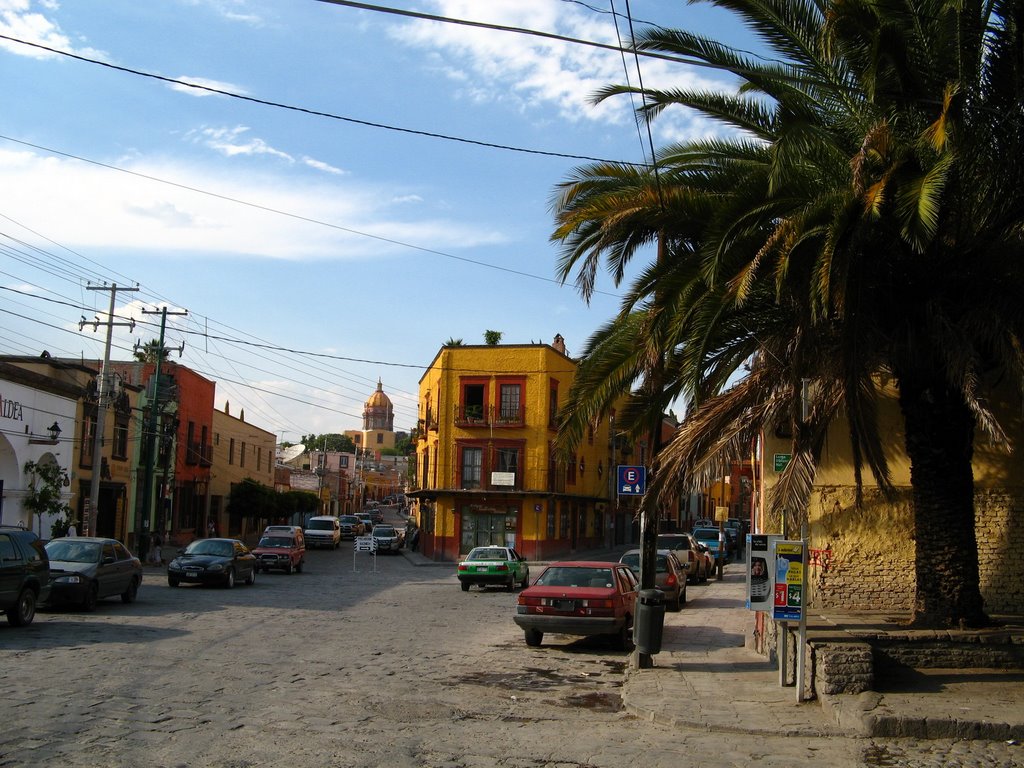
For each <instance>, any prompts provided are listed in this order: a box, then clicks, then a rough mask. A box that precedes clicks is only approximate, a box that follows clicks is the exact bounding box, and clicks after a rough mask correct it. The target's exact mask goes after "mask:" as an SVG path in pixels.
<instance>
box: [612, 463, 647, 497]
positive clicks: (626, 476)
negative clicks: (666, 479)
mask: <svg viewBox="0 0 1024 768" xmlns="http://www.w3.org/2000/svg"><path fill="white" fill-rule="evenodd" d="M618 474H619V495H620V496H643V495H644V494H645V493H647V467H635V466H631V465H628V464H620V465H619V473H618Z"/></svg>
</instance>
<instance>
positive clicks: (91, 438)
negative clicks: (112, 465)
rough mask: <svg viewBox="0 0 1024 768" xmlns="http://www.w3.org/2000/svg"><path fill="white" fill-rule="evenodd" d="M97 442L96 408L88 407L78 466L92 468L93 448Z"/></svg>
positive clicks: (83, 426)
mask: <svg viewBox="0 0 1024 768" xmlns="http://www.w3.org/2000/svg"><path fill="white" fill-rule="evenodd" d="M95 441H96V406H95V405H93V406H86V410H85V419H84V421H83V422H82V450H81V451H79V452H78V466H80V467H91V466H92V446H93V444H94V442H95Z"/></svg>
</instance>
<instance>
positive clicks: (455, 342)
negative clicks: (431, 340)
mask: <svg viewBox="0 0 1024 768" xmlns="http://www.w3.org/2000/svg"><path fill="white" fill-rule="evenodd" d="M444 346H446V347H461V346H462V339H456V338H452V337H451V336H449V337H448V341H446V342H445V343H444Z"/></svg>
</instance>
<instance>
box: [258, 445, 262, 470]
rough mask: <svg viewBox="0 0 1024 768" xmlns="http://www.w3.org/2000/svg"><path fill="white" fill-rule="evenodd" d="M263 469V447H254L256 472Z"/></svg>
mask: <svg viewBox="0 0 1024 768" xmlns="http://www.w3.org/2000/svg"><path fill="white" fill-rule="evenodd" d="M262 467H263V446H262V445H257V446H256V471H257V472H259V471H260V469H262Z"/></svg>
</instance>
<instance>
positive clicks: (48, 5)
mask: <svg viewBox="0 0 1024 768" xmlns="http://www.w3.org/2000/svg"><path fill="white" fill-rule="evenodd" d="M38 5H39V6H40V7H41V8H43V9H45V10H49V11H52V10H56V9H57V7H58V6H57V4H56V3H54V2H40V3H38ZM32 7H33V6H32V0H0V34H3V35H6V36H7V37H14V38H17V39H19V40H24V41H26V42H28V43H36V44H38V45H45V46H46V47H47V48H55V49H57V50H60V51H68V52H70V53H77V54H79V55H81V56H87V57H89V58H93V59H101V60H105V59H106V54H104V53H103V52H101V51H97V50H95V49H93V48H87V47H86V48H76V47H75V46H73V45H72V44H71V40H70V38H68V36H67V35H65V34H64V33H63V32H61V30H60V27H58V26H57V25H56V24H55V23H54V22H53V21H51V20H50V19H49V18H47V17H46V15H45V14H43V13H39V12H36V11H33V10H32ZM0 48H3V49H5V50H7V51H9V52H11V53H14V54H17V55H18V56H28V57H31V58H36V59H46V58H51V57H54V56H57V55H59V54H55V53H50V52H49V51H44V50H42V49H41V48H34V47H32V46H29V45H23V44H21V43H14V42H10V41H8V40H0Z"/></svg>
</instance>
